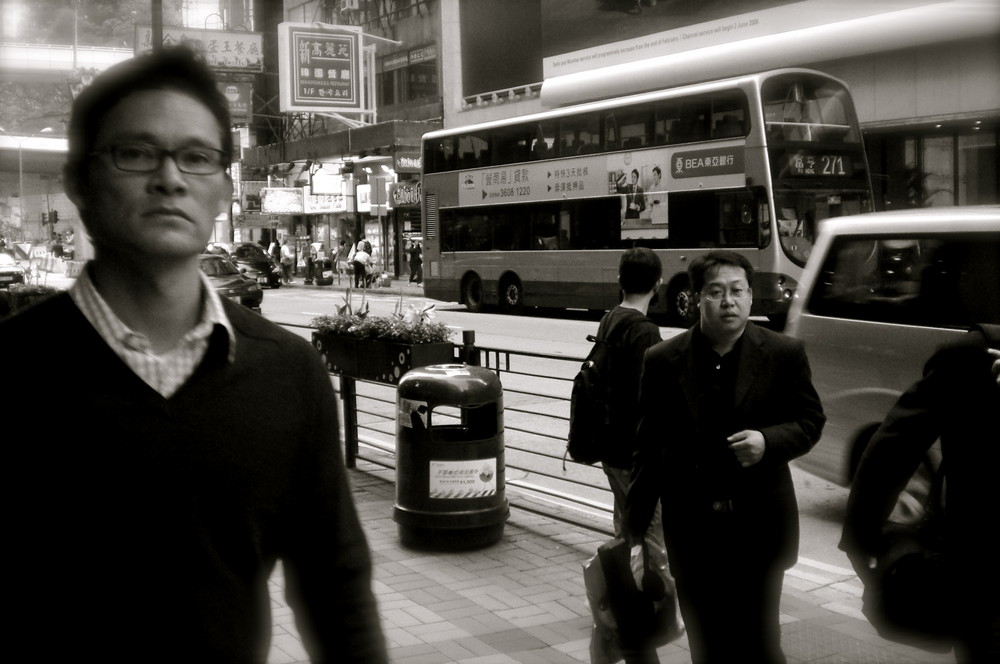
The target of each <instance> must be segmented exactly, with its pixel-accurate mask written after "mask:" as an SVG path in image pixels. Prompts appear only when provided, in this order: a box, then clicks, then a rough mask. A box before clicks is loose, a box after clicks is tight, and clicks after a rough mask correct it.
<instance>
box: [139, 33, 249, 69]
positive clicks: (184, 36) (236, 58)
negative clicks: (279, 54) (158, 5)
mask: <svg viewBox="0 0 1000 664" xmlns="http://www.w3.org/2000/svg"><path fill="white" fill-rule="evenodd" d="M134 43H135V52H136V54H139V53H145V52H146V51H151V50H153V26H151V25H136V26H135V42H134ZM177 44H188V45H190V46H193V47H194V48H195V49H196V50H197V51H198V52H199V53H201V55H202V56H203V57H204V58H205V61H206V62H208V65H209V66H210V67H211V68H212V69H215V70H219V71H231V72H246V73H260V72H262V71H264V48H263V44H264V37H263V35H261V34H260V33H256V32H244V31H240V30H234V31H232V32H227V31H224V30H200V29H198V28H175V27H165V28H163V45H164V46H173V45H177Z"/></svg>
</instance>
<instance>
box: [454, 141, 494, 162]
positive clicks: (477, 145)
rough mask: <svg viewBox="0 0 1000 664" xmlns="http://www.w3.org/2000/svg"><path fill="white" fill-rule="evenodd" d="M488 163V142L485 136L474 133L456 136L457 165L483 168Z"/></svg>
mask: <svg viewBox="0 0 1000 664" xmlns="http://www.w3.org/2000/svg"><path fill="white" fill-rule="evenodd" d="M489 165H490V144H489V142H488V141H487V139H486V138H484V137H482V136H477V135H475V134H461V135H459V137H458V167H459V168H483V167H486V166H489Z"/></svg>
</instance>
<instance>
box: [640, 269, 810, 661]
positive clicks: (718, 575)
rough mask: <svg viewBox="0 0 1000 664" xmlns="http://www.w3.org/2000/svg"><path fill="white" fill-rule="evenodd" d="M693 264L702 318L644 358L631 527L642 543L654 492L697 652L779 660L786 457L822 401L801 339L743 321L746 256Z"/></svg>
mask: <svg viewBox="0 0 1000 664" xmlns="http://www.w3.org/2000/svg"><path fill="white" fill-rule="evenodd" d="M688 276H689V280H690V284H691V290H692V291H693V292H694V293H696V294H697V297H698V299H699V305H698V306H699V309H700V312H701V313H700V320H699V322H698V323H697V324H695V326H694V327H692V328H691V329H689V330H687V331H686V332H684V333H682V334H680V335H678V336H676V337H673V338H671V339H668V340H666V341H662V342H660V343H658V344H657V345H655V346H653V347H652V348H650V349H649V350H648V351H646V355H645V359H644V361H643V369H642V379H641V382H640V387H639V427H638V433H637V451H636V455H635V460H634V466H633V471H632V482H631V485H630V487H629V492H628V501H627V518H626V522H627V527H626V532H627V534H628V539H629V543H630V544H631V545H633V547H635V549H634V550H635V551H637V552H639V553H641V547H638V546H636V545H638V544H641V542H642V539H643V537H644V535H645V533H646V531H647V529H648V528H649V524H650V522H651V520H652V518H653V514H654V512H655V508H656V504H657V502H658V501H659V503H660V504H661V506H662V508H663V531H664V538H665V541H666V545H667V552H668V555H669V559H670V571H671V573H672V574H673V576H674V578H675V580H676V582H677V598H678V601H679V603H680V608H681V615H682V616H683V618H684V624H685V627H686V628H687V634H688V643H689V644H690V646H691V658H692V660H693V662H694V663H695V664H702V663H703V662H768V663H769V664H780V663H782V662H784V661H785V656H784V653H783V652H782V649H781V643H780V637H781V630H780V626H779V622H778V609H779V603H780V600H781V587H782V581H783V577H784V571H785V570H786V569H789V568H791V567H792V565H794V564H795V562H796V559H797V557H798V545H799V522H798V506H797V504H796V500H795V490H794V487H793V485H792V476H791V472H790V471H789V468H788V462H789V461H791V460H792V459H794V458H795V457H798V456H800V455H802V454H805V453H806V452H808V451H809V450H810V449H811V448H812V446H813V445H814V444H815V443H816V441H817V440H819V436H820V433H821V431H822V429H823V424H824V422H825V418H824V416H823V409H822V407H821V405H820V400H819V396H818V395H817V394H816V390H815V388H814V387H813V385H812V380H811V375H810V370H809V362H808V360H807V358H806V354H805V350H804V349H803V347H802V344H801V343H800V342H798V341H795V340H793V339H790V338H788V337H786V336H784V335H782V334H778V333H776V332H772V331H770V330H767V329H765V328H761V327H757V326H756V325H755V324H754V323H752V322H750V321H749V317H750V309H751V305H752V303H753V295H752V293H751V290H750V284H752V283H753V266H752V265H751V264H750V262H749V261H748V260H747V258H746V257H745V256H743V255H742V254H738V253H736V252H732V251H720V250H715V251H711V252H709V253H707V254H706V255H705V256H702V257H699V258H697V259H696V260H694V261H693V262H692V263H691V266H690V268H689V270H688Z"/></svg>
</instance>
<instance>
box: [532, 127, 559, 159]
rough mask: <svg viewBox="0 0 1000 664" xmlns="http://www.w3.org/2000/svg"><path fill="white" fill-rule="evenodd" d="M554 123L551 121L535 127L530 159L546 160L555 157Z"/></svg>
mask: <svg viewBox="0 0 1000 664" xmlns="http://www.w3.org/2000/svg"><path fill="white" fill-rule="evenodd" d="M555 144H556V123H555V122H554V121H552V120H546V121H542V122H539V123H537V124H536V125H535V137H534V139H532V142H531V155H530V158H531V159H548V158H550V157H554V156H556V155H555Z"/></svg>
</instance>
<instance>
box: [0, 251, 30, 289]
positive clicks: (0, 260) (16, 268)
mask: <svg viewBox="0 0 1000 664" xmlns="http://www.w3.org/2000/svg"><path fill="white" fill-rule="evenodd" d="M24 280H25V276H24V268H23V267H21V266H20V265H18V263H17V261H16V260H14V257H13V256H11V255H10V254H5V253H0V288H9V287H10V286H11V285H13V284H23V283H24Z"/></svg>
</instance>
